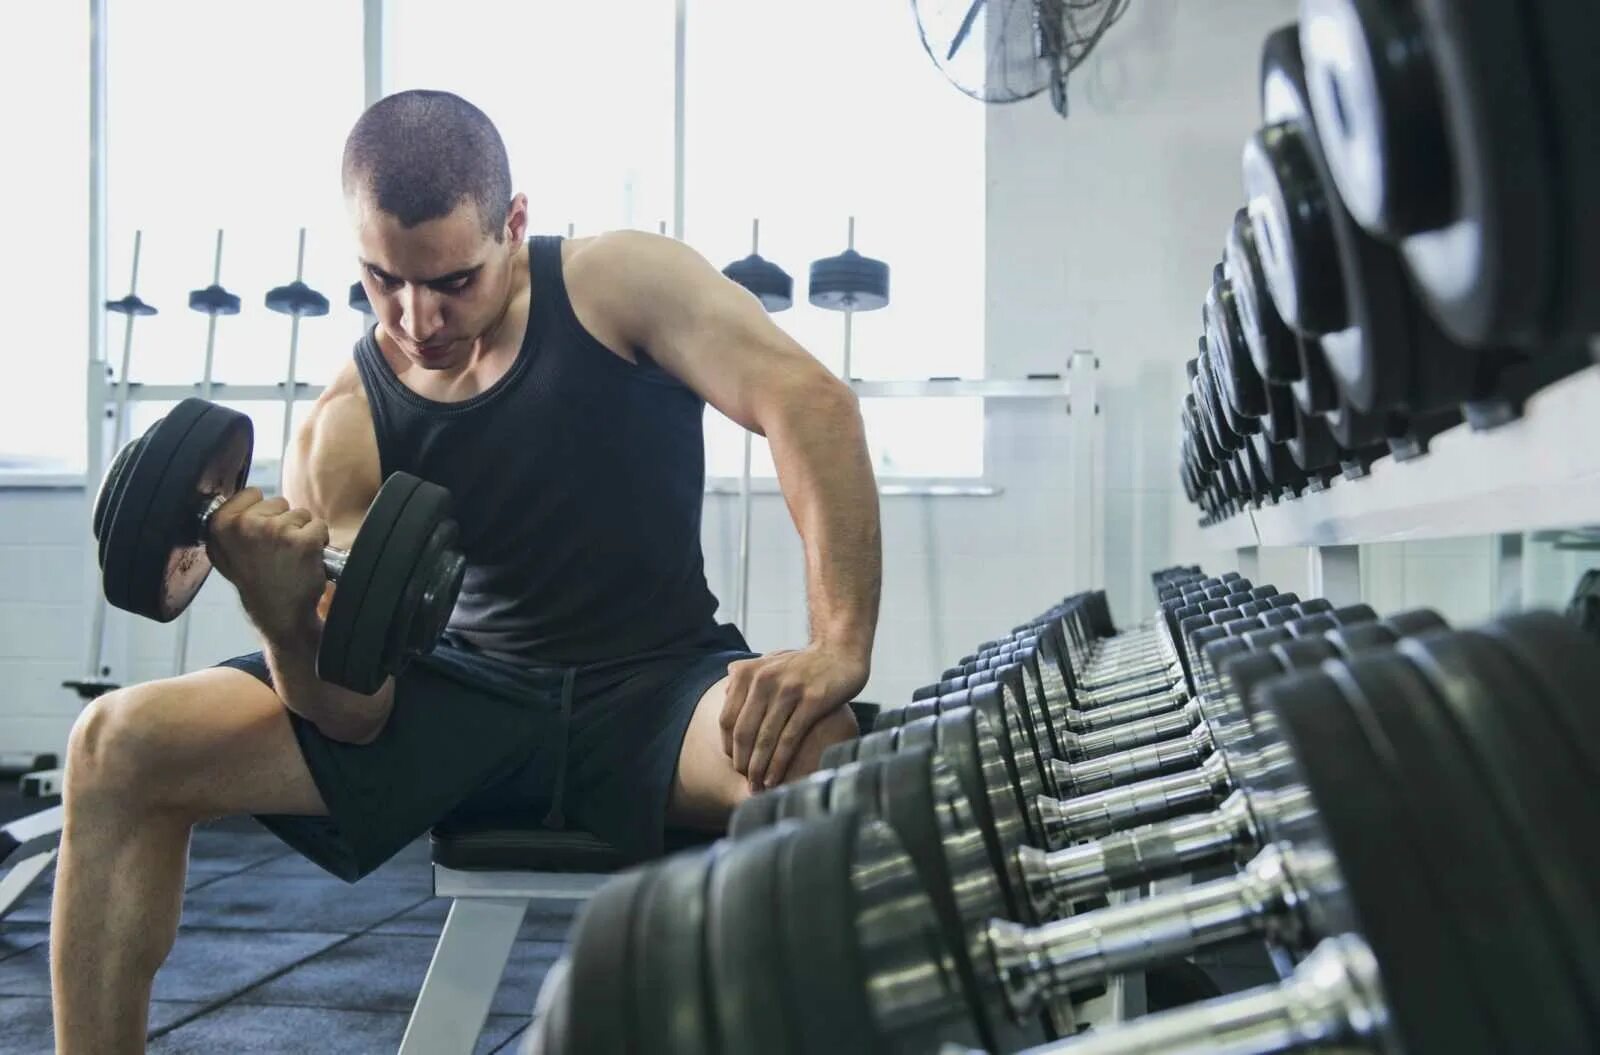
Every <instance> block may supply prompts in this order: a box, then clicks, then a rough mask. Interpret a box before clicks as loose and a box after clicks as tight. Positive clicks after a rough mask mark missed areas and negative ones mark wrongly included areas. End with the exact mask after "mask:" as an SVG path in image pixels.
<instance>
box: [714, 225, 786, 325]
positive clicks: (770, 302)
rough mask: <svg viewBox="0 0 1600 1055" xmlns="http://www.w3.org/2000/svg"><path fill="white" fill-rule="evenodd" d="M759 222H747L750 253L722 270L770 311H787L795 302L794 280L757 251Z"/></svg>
mask: <svg viewBox="0 0 1600 1055" xmlns="http://www.w3.org/2000/svg"><path fill="white" fill-rule="evenodd" d="M760 247H761V221H760V220H751V221H750V255H749V256H746V257H744V258H743V259H742V260H735V261H734V262H733V263H731V264H729V265H728V266H727V267H725V268H723V269H722V273H723V274H724V275H726V276H728V278H730V279H732V280H733V281H735V282H737V283H738V284H739V285H741V286H743V287H744V288H745V289H747V290H749V291H750V292H751V293H753V294H755V298H756V299H757V300H759V301H760V302H761V306H762V307H763V308H765V309H766V310H767V312H768V313H769V314H772V313H776V312H780V311H787V310H788V309H789V308H790V307H792V306H793V305H794V279H793V278H791V277H790V276H789V273H788V272H787V271H785V270H784V269H783V268H781V267H779V266H778V265H777V264H774V263H773V262H772V261H770V260H768V259H767V258H766V257H764V256H762V255H761V253H760V252H759V250H760Z"/></svg>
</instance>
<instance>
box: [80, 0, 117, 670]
mask: <svg viewBox="0 0 1600 1055" xmlns="http://www.w3.org/2000/svg"><path fill="white" fill-rule="evenodd" d="M105 378H106V0H89V368H88V374H87V376H86V377H85V378H84V380H85V382H86V385H85V389H86V393H87V396H88V403H89V406H88V436H87V437H86V439H87V444H86V447H85V451H84V495H85V497H87V496H89V495H91V494H93V489H94V487H95V486H96V485H97V484H98V482H99V480H100V476H101V473H102V472H103V471H104V465H105V442H106V404H105ZM124 391H126V389H124ZM113 435H114V433H113ZM87 553H88V555H89V574H88V588H89V596H91V597H93V598H94V600H93V602H92V603H93V606H94V612H93V614H92V615H91V616H90V619H89V652H88V657H87V662H88V670H87V671H86V672H85V678H86V679H87V680H94V679H97V678H100V677H101V676H102V672H103V671H104V651H105V632H106V602H105V599H104V598H103V597H102V596H101V595H100V576H99V568H98V566H97V562H96V561H95V560H94V557H93V554H94V547H93V546H89V547H87Z"/></svg>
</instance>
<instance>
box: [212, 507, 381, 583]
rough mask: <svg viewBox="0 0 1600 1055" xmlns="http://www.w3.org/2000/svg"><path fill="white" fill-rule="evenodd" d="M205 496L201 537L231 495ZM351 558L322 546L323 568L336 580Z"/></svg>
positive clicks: (341, 552) (346, 554) (343, 551)
mask: <svg viewBox="0 0 1600 1055" xmlns="http://www.w3.org/2000/svg"><path fill="white" fill-rule="evenodd" d="M204 497H205V500H206V501H205V505H204V506H203V507H202V508H201V510H200V517H199V532H198V536H197V537H199V538H201V539H204V538H205V537H206V535H207V533H208V532H209V531H210V530H211V518H212V516H214V515H215V514H216V512H217V510H219V509H221V508H222V507H223V506H224V505H226V504H227V501H228V499H229V497H230V496H229V495H220V494H218V495H206V496H204ZM349 559H350V554H349V553H348V552H346V551H345V550H342V549H335V548H334V547H332V546H323V547H322V570H323V571H324V572H326V573H327V576H328V578H329V579H331V580H333V581H334V582H338V581H339V576H341V575H343V574H344V566H345V562H346V561H348V560H349Z"/></svg>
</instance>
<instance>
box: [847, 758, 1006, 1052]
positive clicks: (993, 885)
mask: <svg viewBox="0 0 1600 1055" xmlns="http://www.w3.org/2000/svg"><path fill="white" fill-rule="evenodd" d="M875 768H876V769H877V773H876V774H873V775H871V776H868V775H865V774H864V776H866V779H864V780H863V781H862V782H861V785H860V788H861V791H862V793H863V794H866V793H874V794H876V796H877V810H876V814H877V815H878V816H880V817H882V818H883V819H884V820H886V821H888V822H889V825H890V827H892V828H893V829H894V833H895V835H896V836H897V837H898V839H899V842H900V845H901V846H902V847H903V848H904V849H905V852H906V853H907V854H908V855H909V856H910V858H911V861H912V863H913V865H914V866H915V868H916V870H917V874H918V875H919V876H921V878H922V885H923V887H924V889H925V890H926V891H927V894H928V897H929V900H930V901H931V902H932V903H933V908H934V911H935V912H936V913H937V914H938V917H939V919H940V921H941V924H942V926H943V929H944V933H945V940H946V943H947V944H948V946H949V948H950V950H951V951H952V952H953V953H954V954H955V964H956V970H957V972H958V973H959V975H960V977H961V980H962V988H963V989H964V990H965V991H966V992H967V993H969V994H979V993H982V992H984V991H985V987H983V986H980V985H979V975H978V967H977V965H976V963H975V958H976V957H978V956H981V955H982V954H983V952H984V949H983V947H982V943H981V939H980V938H979V937H978V933H979V932H978V928H979V927H980V926H981V925H982V924H983V923H986V922H987V921H988V920H990V919H992V918H994V917H995V916H997V915H999V913H1000V912H1001V910H1002V906H1003V904H1004V899H1003V897H1002V895H1001V893H1000V887H999V884H998V881H997V880H996V877H995V875H994V873H993V871H992V870H990V869H989V867H988V852H987V850H986V849H985V848H984V846H983V840H982V833H981V831H980V830H979V829H978V827H977V824H976V821H975V818H974V817H973V814H972V807H971V805H970V804H969V803H968V802H967V800H966V796H965V795H963V794H962V793H961V788H960V784H959V782H957V780H956V778H955V775H954V774H952V773H951V772H950V771H949V770H948V769H945V768H944V767H943V766H940V765H937V764H936V763H935V762H934V759H933V756H932V755H931V754H930V753H929V752H927V751H903V752H901V753H900V754H897V755H894V756H893V757H891V758H886V759H883V760H882V761H881V762H880V763H878V764H877V765H876V766H875ZM936 795H937V796H938V800H937V802H936V801H935V796H936ZM971 1009H972V1011H973V1013H974V1014H975V1015H976V1016H977V1025H978V1029H979V1031H980V1034H981V1035H982V1036H983V1037H984V1038H985V1046H986V1047H988V1048H989V1049H990V1050H1002V1051H1009V1050H1013V1049H1015V1048H1017V1047H1019V1046H1020V1045H1019V1041H1020V1042H1021V1043H1026V1042H1027V1038H1019V1037H1017V1036H1016V1035H1014V1034H1013V1033H1012V1031H1011V1030H1010V1028H1008V1025H1007V1023H1006V1022H1005V1020H1004V1019H1003V1018H1002V1017H1000V1016H997V1015H993V1014H992V1013H991V1011H990V1009H989V1007H988V1006H987V1004H986V1002H985V1001H983V1000H981V999H974V1000H973V1001H972V1004H971Z"/></svg>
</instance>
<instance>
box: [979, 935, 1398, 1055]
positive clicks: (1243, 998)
mask: <svg viewBox="0 0 1600 1055" xmlns="http://www.w3.org/2000/svg"><path fill="white" fill-rule="evenodd" d="M1388 1017H1389V1016H1388V1011H1387V1010H1386V1008H1385V1005H1384V1000H1383V991H1382V985H1381V981H1380V979H1379V977H1378V962H1377V958H1376V957H1374V956H1373V955H1372V950H1371V949H1370V948H1369V947H1368V946H1367V943H1366V942H1365V941H1363V940H1362V939H1360V938H1358V937H1356V936H1355V935H1353V934H1344V935H1340V936H1339V937H1336V938H1327V939H1325V940H1323V941H1322V942H1320V943H1319V944H1318V945H1317V947H1316V948H1315V949H1313V950H1312V951H1311V952H1310V954H1309V955H1307V956H1306V958H1305V959H1304V960H1301V961H1300V963H1299V965H1298V966H1296V967H1295V969H1294V973H1293V974H1292V975H1290V976H1289V977H1288V978H1286V979H1284V980H1283V981H1282V982H1279V983H1277V984H1274V985H1264V986H1258V987H1257V988H1255V989H1246V990H1245V991H1244V992H1242V993H1233V994H1230V995H1228V996H1223V997H1218V998H1216V999H1214V1000H1205V1001H1202V1002H1200V1003H1197V1004H1190V1005H1188V1006H1187V1007H1181V1008H1177V1009H1175V1010H1171V1011H1161V1012H1158V1013H1156V1014H1153V1015H1145V1016H1144V1017H1142V1018H1137V1019H1134V1020H1132V1021H1130V1022H1127V1023H1125V1024H1117V1025H1113V1026H1107V1027H1104V1028H1100V1029H1096V1030H1094V1031H1092V1032H1090V1033H1086V1034H1084V1035H1082V1036H1079V1037H1073V1038H1071V1039H1068V1040H1061V1041H1055V1042H1052V1043H1049V1044H1044V1045H1041V1046H1039V1047H1036V1048H1029V1049H1027V1050H1026V1051H1024V1052H1021V1053H1020V1055H1067V1053H1068V1052H1070V1053H1071V1055H1147V1053H1149V1052H1152V1051H1228V1052H1231V1053H1233V1055H1275V1053H1278V1052H1288V1051H1301V1050H1304V1049H1307V1048H1315V1049H1317V1050H1318V1051H1322V1050H1327V1049H1328V1048H1329V1047H1333V1048H1337V1049H1339V1050H1341V1051H1342V1050H1344V1049H1345V1047H1346V1046H1348V1047H1350V1048H1351V1049H1352V1050H1355V1049H1359V1050H1366V1048H1365V1042H1367V1041H1369V1040H1370V1039H1371V1038H1372V1037H1374V1036H1375V1035H1376V1034H1378V1033H1379V1032H1381V1031H1382V1030H1383V1029H1384V1028H1385V1025H1386V1023H1387V1022H1388ZM969 1055H980V1053H969Z"/></svg>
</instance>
